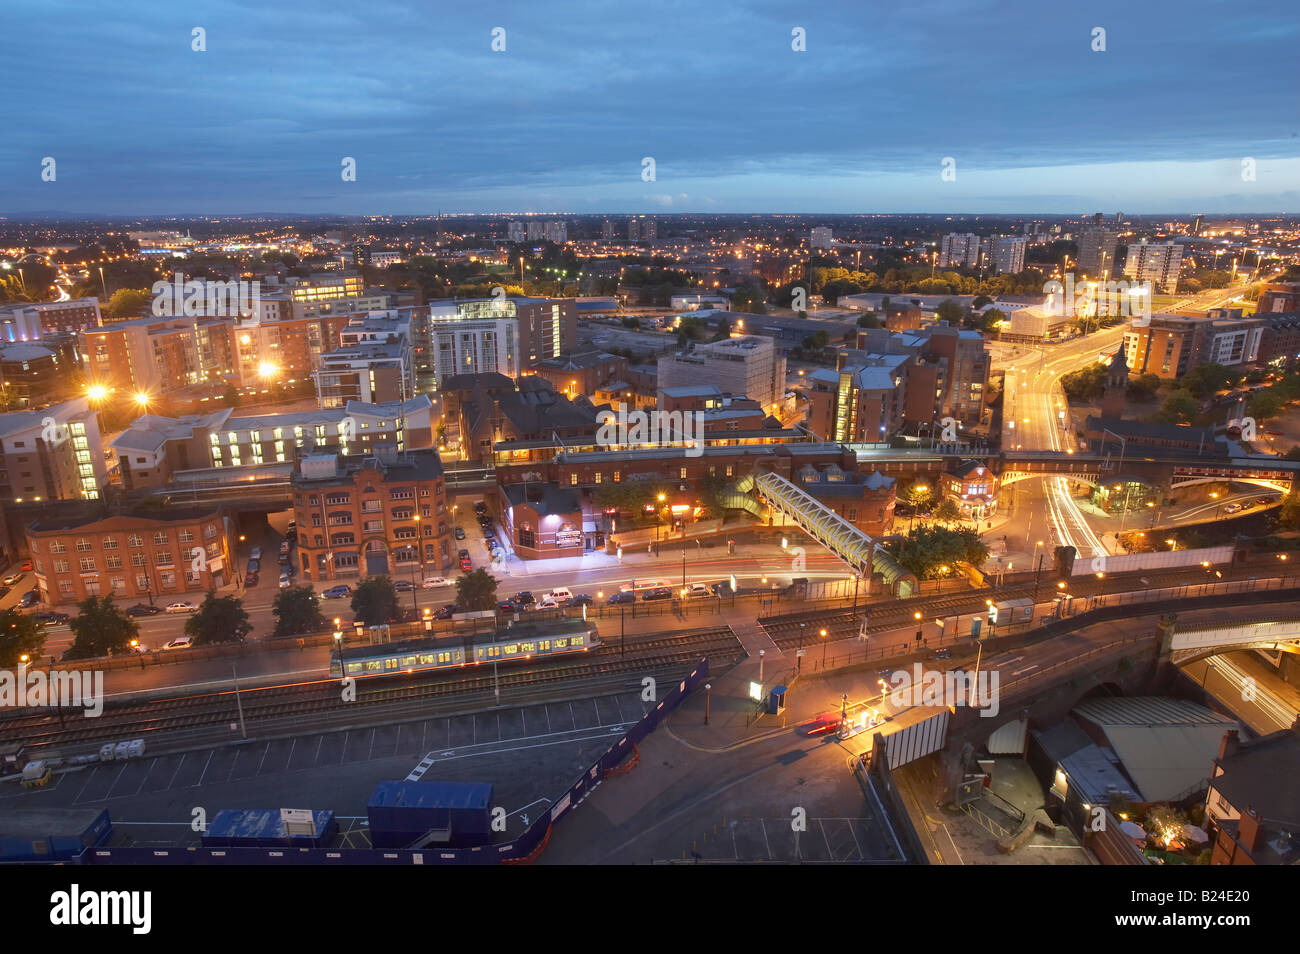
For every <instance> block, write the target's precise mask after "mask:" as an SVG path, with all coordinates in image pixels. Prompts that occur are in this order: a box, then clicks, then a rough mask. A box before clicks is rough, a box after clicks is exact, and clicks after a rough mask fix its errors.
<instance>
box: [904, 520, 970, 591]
mask: <svg viewBox="0 0 1300 954" xmlns="http://www.w3.org/2000/svg"><path fill="white" fill-rule="evenodd" d="M884 548H885V550H886V551H887V552H888V553H889V554H890V555H891V556H893V557H894V559H896V560H897V561H898V562H899V563H900V564H902V566H903V567H904V568H905V569H907V570H908V571H909V572H911V573H912V574H913V575H915V576H916V578H917V579H918V580H932V579H937V578H938V577H940V576H943V575H944V572H943V569H942V568H943V567H945V566H947V567H950V568H951V567H952V566H953V565H955V564H957V563H969V564H970V565H972V566H979V565H980V564H982V563H983V562H984V561H985V560H987V559H988V558H989V549H988V547H986V546H985V545H984V541H982V540H981V539H980V538H979V534H978V533H976V532H975V530H974V528H973V527H959V528H957V529H955V530H950V529H948V528H946V527H938V526H934V525H930V526H920V527H917V528H915V529H914V530H912V531H911V532H910V533H909V534H908V535H907V538H906V539H905V540H904V541H902V543H901V545H900V544H899V543H898V542H893V543H887V544H885V547H884Z"/></svg>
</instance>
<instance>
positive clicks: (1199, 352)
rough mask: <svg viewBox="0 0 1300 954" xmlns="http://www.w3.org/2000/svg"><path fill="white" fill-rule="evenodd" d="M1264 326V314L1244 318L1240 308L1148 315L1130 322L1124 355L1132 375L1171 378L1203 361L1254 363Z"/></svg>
mask: <svg viewBox="0 0 1300 954" xmlns="http://www.w3.org/2000/svg"><path fill="white" fill-rule="evenodd" d="M1265 328H1266V323H1265V321H1264V319H1261V318H1246V317H1243V315H1242V312H1241V309H1226V308H1219V309H1213V310H1211V311H1210V312H1209V313H1208V314H1206V315H1204V316H1188V315H1152V316H1151V320H1150V321H1149V322H1148V323H1147V324H1144V325H1134V324H1132V323H1130V325H1129V327H1128V329H1127V330H1126V331H1125V333H1124V357H1125V360H1126V361H1127V363H1128V367H1129V372H1130V374H1133V375H1139V374H1154V375H1156V376H1157V377H1160V378H1163V379H1165V380H1169V381H1172V380H1175V379H1177V378H1180V377H1182V376H1183V375H1185V374H1186V373H1187V372H1188V371H1190V370H1192V368H1195V367H1197V366H1199V365H1202V364H1222V365H1225V366H1227V367H1234V366H1244V365H1253V364H1255V363H1256V362H1257V361H1258V360H1259V357H1260V347H1261V343H1262V341H1263V339H1264V335H1265Z"/></svg>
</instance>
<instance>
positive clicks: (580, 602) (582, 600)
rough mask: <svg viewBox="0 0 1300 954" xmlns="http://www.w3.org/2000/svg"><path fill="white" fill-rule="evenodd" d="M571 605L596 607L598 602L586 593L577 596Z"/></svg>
mask: <svg viewBox="0 0 1300 954" xmlns="http://www.w3.org/2000/svg"><path fill="white" fill-rule="evenodd" d="M569 605H570V606H595V605H596V601H595V600H593V599H592V598H591V597H590V596H588V595H587V594H586V593H580V594H578V595H577V596H575V597H574V598H573V599H571V600H569Z"/></svg>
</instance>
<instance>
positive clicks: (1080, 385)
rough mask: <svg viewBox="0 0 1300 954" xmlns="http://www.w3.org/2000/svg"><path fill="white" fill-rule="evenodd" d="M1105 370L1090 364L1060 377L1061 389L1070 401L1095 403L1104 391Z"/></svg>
mask: <svg viewBox="0 0 1300 954" xmlns="http://www.w3.org/2000/svg"><path fill="white" fill-rule="evenodd" d="M1106 374H1107V368H1106V366H1105V365H1103V364H1090V365H1088V366H1087V367H1086V368H1080V369H1079V370H1078V371H1071V372H1070V373H1069V374H1066V375H1063V376H1062V377H1061V388H1062V389H1063V390H1064V391H1065V396H1066V397H1068V398H1069V399H1070V400H1071V401H1095V400H1097V399H1098V398H1099V397H1101V395H1102V393H1103V392H1104V391H1105V390H1106Z"/></svg>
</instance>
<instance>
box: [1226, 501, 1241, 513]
mask: <svg viewBox="0 0 1300 954" xmlns="http://www.w3.org/2000/svg"><path fill="white" fill-rule="evenodd" d="M1245 509H1246V508H1245V507H1243V506H1242V505H1241V504H1239V503H1231V504H1228V506H1226V507H1224V508H1223V512H1224V513H1241V511H1243V510H1245Z"/></svg>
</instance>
